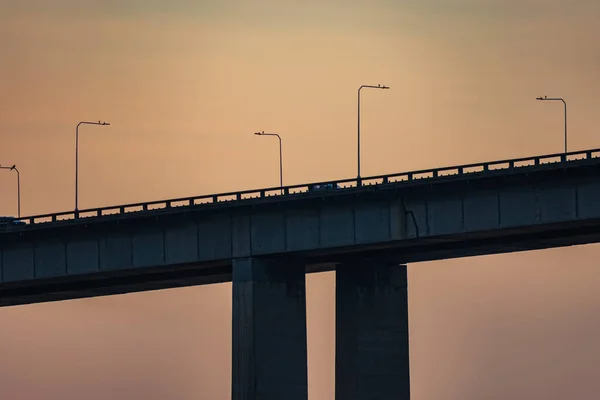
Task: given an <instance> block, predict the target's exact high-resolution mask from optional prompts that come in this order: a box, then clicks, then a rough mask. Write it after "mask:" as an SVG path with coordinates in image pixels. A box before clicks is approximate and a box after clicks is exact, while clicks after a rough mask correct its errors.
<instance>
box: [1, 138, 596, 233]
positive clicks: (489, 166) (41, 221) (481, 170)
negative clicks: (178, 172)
mask: <svg viewBox="0 0 600 400" xmlns="http://www.w3.org/2000/svg"><path fill="white" fill-rule="evenodd" d="M595 164H600V149H590V150H582V151H575V152H569V153H555V154H547V155H540V156H534V157H525V158H515V159H506V160H496V161H489V162H483V163H476V164H465V165H457V166H450V167H442V168H433V169H426V170H416V171H409V172H401V173H394V174H388V175H378V176H371V177H363V178H361V179H360V180H358V179H357V178H353V179H342V180H336V181H327V182H315V183H309V184H301V185H291V186H284V187H282V188H281V187H270V188H263V189H254V190H244V191H239V192H228V193H218V194H209V195H200V196H193V197H183V198H175V199H167V200H157V201H149V202H143V203H132V204H122V205H116V206H107V207H99V208H90V209H84V210H79V211H78V212H75V211H64V212H57V213H51V214H40V215H33V216H26V217H22V218H15V220H14V221H16V222H21V223H22V224H18V225H13V226H9V227H7V228H6V229H5V231H15V230H21V229H31V228H34V229H35V228H39V227H40V225H46V226H47V225H52V226H54V225H55V224H57V223H61V222H67V221H69V222H84V223H89V222H91V221H92V220H98V219H105V218H118V217H125V218H127V217H132V216H136V215H144V214H148V213H154V212H161V211H162V212H169V211H175V212H180V211H183V210H184V209H185V208H189V209H198V208H202V207H211V206H212V207H214V206H218V207H227V206H237V205H240V204H246V203H247V202H249V201H255V202H256V201H285V200H293V199H297V198H298V197H307V196H316V197H321V196H328V195H333V194H339V192H340V191H343V192H348V191H352V190H354V191H357V190H364V189H365V188H368V189H371V188H372V187H373V186H375V187H383V186H386V187H389V186H390V185H392V186H395V187H407V186H410V185H415V184H417V185H420V184H430V183H435V182H439V181H441V180H443V181H450V180H457V179H459V180H460V179H472V178H485V177H492V176H496V175H509V174H511V173H522V172H524V171H531V172H534V171H540V170H544V169H555V168H560V167H565V168H570V167H576V166H580V165H595ZM324 184H333V185H337V186H338V187H339V189H333V190H318V191H316V190H314V189H313V188H314V187H315V186H316V185H324ZM0 234H1V231H0Z"/></svg>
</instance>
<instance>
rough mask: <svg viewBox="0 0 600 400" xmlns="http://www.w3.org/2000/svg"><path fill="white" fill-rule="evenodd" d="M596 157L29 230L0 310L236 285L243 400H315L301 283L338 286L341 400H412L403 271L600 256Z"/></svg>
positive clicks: (236, 383) (90, 216)
mask: <svg viewBox="0 0 600 400" xmlns="http://www.w3.org/2000/svg"><path fill="white" fill-rule="evenodd" d="M599 155H600V149H594V150H587V151H581V152H572V153H567V154H564V153H563V154H552V155H546V156H540V157H531V158H524V159H514V160H502V161H494V162H486V163H481V164H471V165H462V166H454V167H447V168H438V169H432V170H425V171H413V172H407V173H401V174H393V175H385V176H377V177H370V178H363V179H362V182H357V180H356V179H347V180H341V181H336V182H328V183H334V184H337V185H339V186H340V188H339V189H335V190H325V191H317V190H311V188H314V185H313V184H311V185H296V186H288V187H284V188H279V187H276V188H268V189H262V190H254V191H243V192H234V193H224V194H216V195H209V196H199V197H190V198H180V199H172V200H165V201H156V202H148V203H140V204H128V205H121V206H116V207H105V208H96V209H89V210H82V211H80V212H79V213H78V214H75V213H73V212H63V213H56V214H48V215H38V216H31V217H26V218H22V219H21V221H24V222H26V223H25V224H23V225H14V226H8V227H5V228H3V229H0V251H1V257H0V305H2V306H9V305H16V304H26V303H36V302H43V301H55V300H61V299H72V298H79V297H90V296H100V295H108V294H116V293H125V292H134V291H144V290H153V289H160V288H169V287H178V286H190V285H200V284H210V283H215V282H226V281H233V324H232V329H233V353H232V354H233V372H232V374H233V380H232V395H233V397H232V398H233V399H234V400H241V399H258V398H260V399H278V400H279V399H291V400H293V399H306V398H307V361H306V306H305V296H306V292H305V273H307V272H315V271H325V270H333V269H335V270H336V397H337V398H338V399H343V400H350V399H367V398H368V399H391V398H394V399H408V398H409V396H410V394H409V393H410V389H409V387H410V384H409V381H410V380H409V357H408V354H409V353H408V349H409V346H408V300H407V297H408V296H407V276H406V264H407V263H411V262H418V261H426V260H438V259H446V258H452V257H465V256H472V255H482V254H492V253H503V252H512V251H522V250H531V249H542V248H549V247H557V246H568V245H574V244H583V243H592V242H597V241H598V240H599V236H600V229H599V228H600V158H599Z"/></svg>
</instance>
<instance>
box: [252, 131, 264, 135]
mask: <svg viewBox="0 0 600 400" xmlns="http://www.w3.org/2000/svg"><path fill="white" fill-rule="evenodd" d="M263 133H265V132H264V131H263V132H254V134H255V135H259V136H260V135H262V134H263Z"/></svg>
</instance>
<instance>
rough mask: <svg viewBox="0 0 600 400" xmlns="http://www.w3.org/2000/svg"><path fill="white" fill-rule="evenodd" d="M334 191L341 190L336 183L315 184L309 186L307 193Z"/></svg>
mask: <svg viewBox="0 0 600 400" xmlns="http://www.w3.org/2000/svg"><path fill="white" fill-rule="evenodd" d="M336 189H341V187H340V185H338V184H337V183H317V184H315V185H311V186H309V191H311V192H318V191H323V190H336Z"/></svg>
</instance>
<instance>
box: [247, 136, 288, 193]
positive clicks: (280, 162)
mask: <svg viewBox="0 0 600 400" xmlns="http://www.w3.org/2000/svg"><path fill="white" fill-rule="evenodd" d="M254 134H255V135H258V136H277V139H279V187H280V188H281V194H283V157H282V150H281V136H279V135H278V134H277V133H265V132H264V131H261V132H255V133H254Z"/></svg>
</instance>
